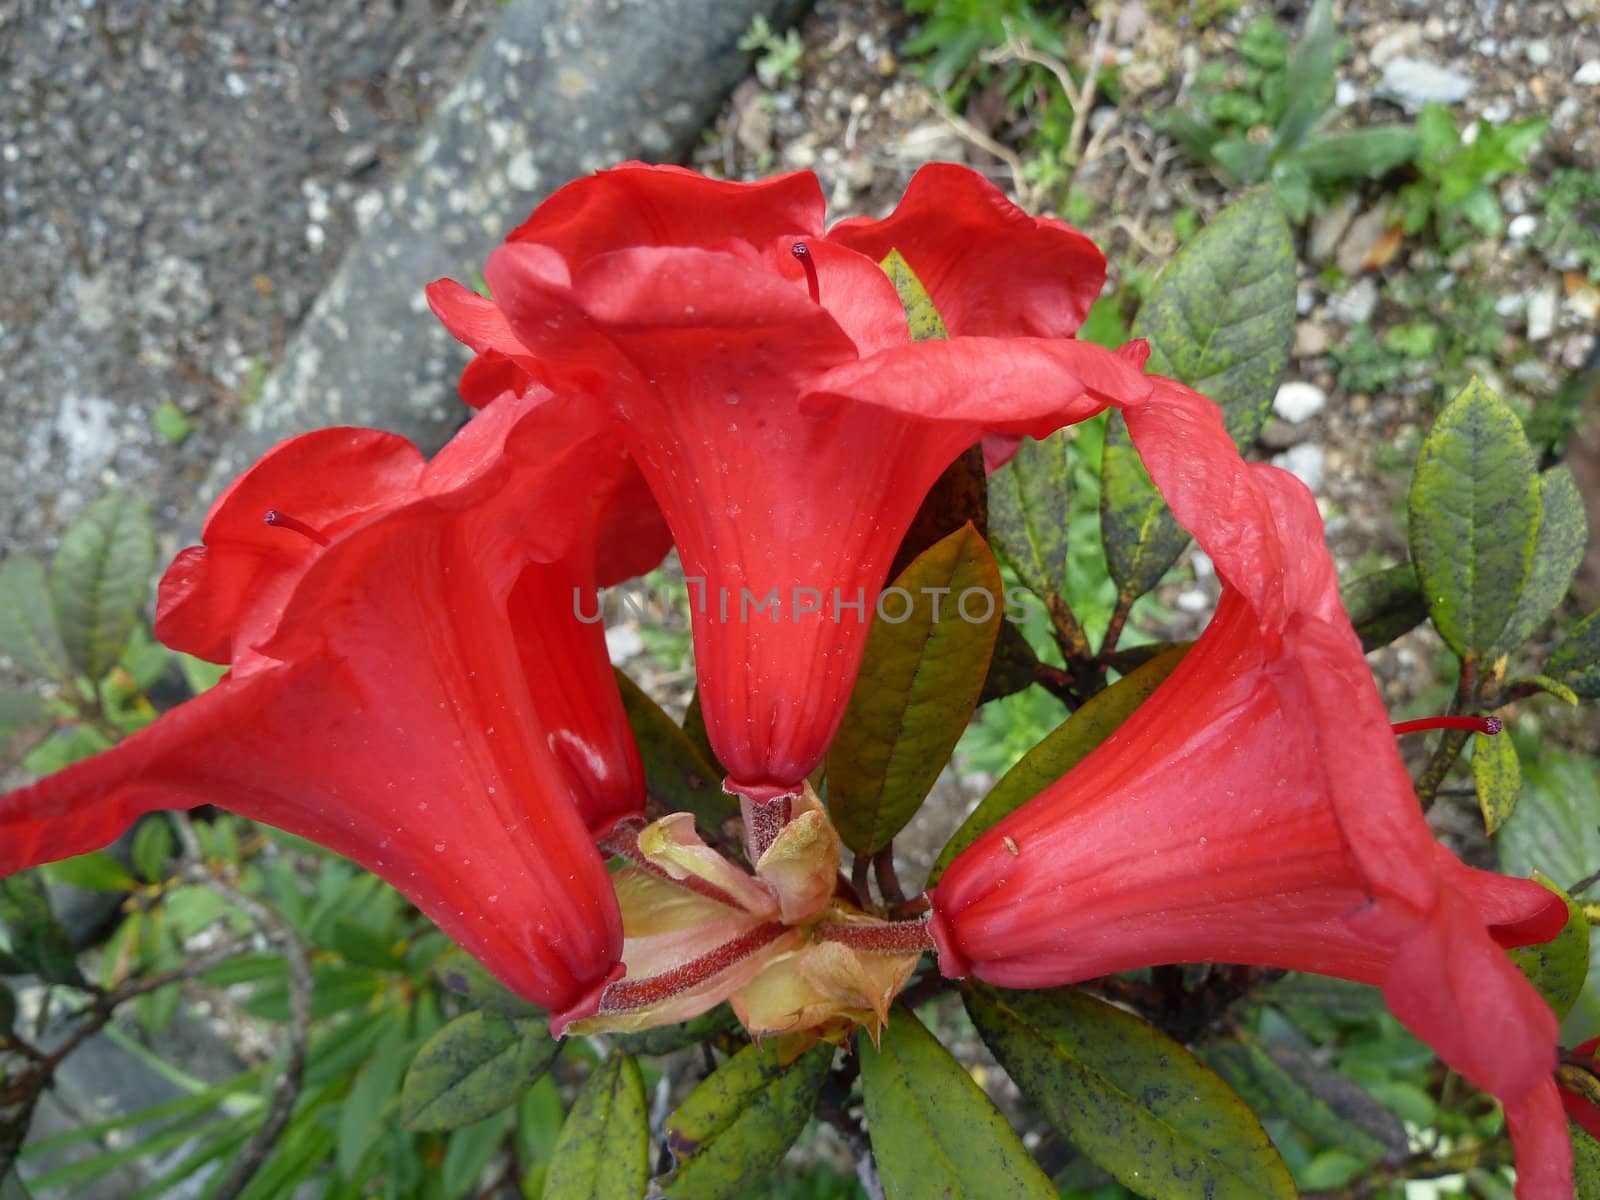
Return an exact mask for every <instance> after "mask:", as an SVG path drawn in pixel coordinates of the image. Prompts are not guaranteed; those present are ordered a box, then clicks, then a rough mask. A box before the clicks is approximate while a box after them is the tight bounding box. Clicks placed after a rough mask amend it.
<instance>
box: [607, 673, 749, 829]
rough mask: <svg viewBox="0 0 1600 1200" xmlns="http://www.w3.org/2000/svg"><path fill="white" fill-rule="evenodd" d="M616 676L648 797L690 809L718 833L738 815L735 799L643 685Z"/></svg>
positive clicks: (666, 805) (673, 807)
mask: <svg viewBox="0 0 1600 1200" xmlns="http://www.w3.org/2000/svg"><path fill="white" fill-rule="evenodd" d="M616 675H617V684H618V686H619V687H620V688H621V689H622V707H623V708H624V709H625V710H626V711H627V714H628V725H629V727H630V728H631V729H632V730H633V739H634V741H635V742H637V743H638V744H639V757H640V758H641V759H642V760H643V761H644V783H645V790H646V791H647V792H649V794H650V798H651V799H652V800H655V801H656V802H657V803H659V804H660V805H661V806H662V807H664V808H667V809H670V810H672V811H674V812H691V813H693V814H694V819H695V820H696V821H698V822H699V823H700V826H701V828H703V829H705V830H706V831H707V832H710V833H716V832H718V831H719V830H720V829H721V828H722V823H723V822H724V821H727V820H729V819H730V818H733V817H737V816H738V815H739V802H738V800H736V799H734V798H733V797H732V796H730V795H728V794H727V793H726V792H724V791H723V790H722V776H721V772H719V771H718V770H717V769H716V767H714V766H712V765H711V763H710V762H708V761H707V760H706V758H705V756H704V755H702V754H701V752H700V751H699V749H697V748H696V746H695V744H694V742H693V741H692V740H690V738H689V735H688V734H686V733H684V731H683V730H682V729H680V728H679V727H678V725H677V723H676V722H675V721H673V719H672V718H671V717H669V716H668V715H667V714H666V713H665V712H664V711H663V710H662V708H661V706H660V705H659V704H657V703H656V702H655V701H654V700H652V699H650V697H649V696H647V695H645V693H644V689H643V688H641V687H640V686H639V685H638V684H636V683H635V682H634V681H633V680H632V679H629V678H628V676H627V675H625V674H623V673H622V672H621V671H618V672H617V673H616Z"/></svg>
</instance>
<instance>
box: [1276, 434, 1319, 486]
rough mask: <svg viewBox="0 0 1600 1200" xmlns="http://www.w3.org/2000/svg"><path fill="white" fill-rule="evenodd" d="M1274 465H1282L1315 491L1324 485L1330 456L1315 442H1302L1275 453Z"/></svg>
mask: <svg viewBox="0 0 1600 1200" xmlns="http://www.w3.org/2000/svg"><path fill="white" fill-rule="evenodd" d="M1272 465H1273V466H1275V467H1282V468H1283V469H1284V470H1286V471H1288V472H1289V473H1290V474H1291V475H1293V476H1294V477H1295V478H1296V479H1298V480H1299V481H1300V482H1301V483H1303V484H1305V485H1306V486H1307V487H1308V488H1310V489H1311V490H1312V491H1313V492H1314V491H1316V490H1318V489H1319V488H1320V487H1322V477H1323V475H1324V474H1325V473H1326V471H1327V465H1328V456H1327V453H1326V452H1325V451H1324V450H1323V449H1322V447H1321V446H1319V445H1317V444H1316V443H1315V442H1302V443H1301V444H1300V445H1298V446H1290V447H1289V448H1288V449H1287V450H1285V451H1284V452H1283V453H1282V454H1274V455H1273V456H1272Z"/></svg>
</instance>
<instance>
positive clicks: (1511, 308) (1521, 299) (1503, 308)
mask: <svg viewBox="0 0 1600 1200" xmlns="http://www.w3.org/2000/svg"><path fill="white" fill-rule="evenodd" d="M1527 307H1528V298H1527V297H1526V296H1524V295H1523V294H1522V293H1521V292H1511V293H1510V294H1508V295H1505V296H1501V297H1500V299H1498V300H1496V301H1495V302H1494V311H1495V315H1496V316H1498V317H1514V316H1516V315H1517V314H1518V313H1520V312H1522V311H1523V309H1525V308H1527Z"/></svg>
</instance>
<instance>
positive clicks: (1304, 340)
mask: <svg viewBox="0 0 1600 1200" xmlns="http://www.w3.org/2000/svg"><path fill="white" fill-rule="evenodd" d="M1327 352H1328V328H1327V326H1325V325H1324V324H1322V322H1321V321H1300V322H1297V323H1296V325H1295V327H1294V356H1295V357H1296V358H1316V357H1317V356H1318V355H1319V354H1326V353H1327Z"/></svg>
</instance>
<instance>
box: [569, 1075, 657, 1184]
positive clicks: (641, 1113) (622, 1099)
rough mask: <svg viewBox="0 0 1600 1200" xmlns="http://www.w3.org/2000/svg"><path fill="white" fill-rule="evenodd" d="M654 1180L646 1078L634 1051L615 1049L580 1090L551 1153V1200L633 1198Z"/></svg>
mask: <svg viewBox="0 0 1600 1200" xmlns="http://www.w3.org/2000/svg"><path fill="white" fill-rule="evenodd" d="M649 1179H650V1122H649V1117H648V1114H647V1112H646V1110H645V1103H644V1081H643V1080H642V1079H641V1078H640V1076H639V1064H638V1063H637V1062H635V1061H634V1059H633V1056H632V1055H630V1054H618V1053H613V1054H612V1055H611V1057H610V1058H608V1059H606V1060H605V1062H603V1063H601V1064H600V1065H599V1066H598V1067H597V1068H595V1072H594V1074H593V1075H591V1076H589V1080H588V1082H587V1083H585V1084H584V1085H583V1091H582V1092H580V1093H578V1099H577V1100H576V1101H575V1102H574V1103H573V1105H572V1111H571V1112H570V1113H568V1114H567V1120H566V1124H564V1125H562V1126H561V1136H560V1137H559V1138H557V1139H556V1148H555V1150H554V1152H553V1153H552V1154H551V1156H550V1170H549V1174H548V1175H546V1176H545V1185H544V1194H545V1195H546V1196H547V1197H549V1200H629V1198H630V1197H640V1196H643V1195H644V1189H645V1185H646V1183H648V1182H649Z"/></svg>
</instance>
